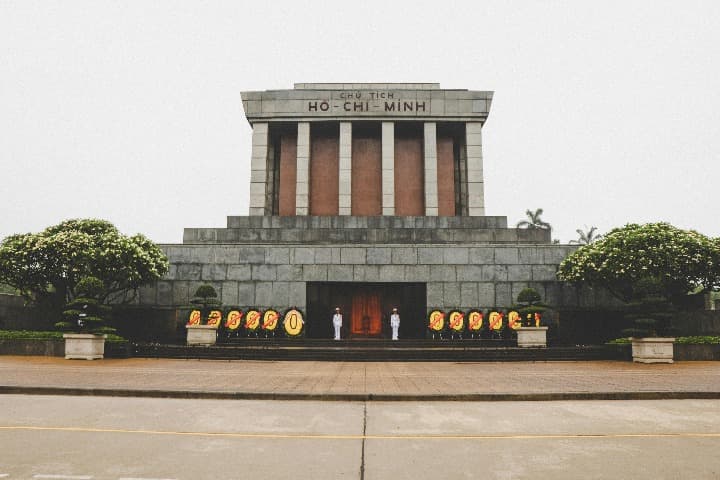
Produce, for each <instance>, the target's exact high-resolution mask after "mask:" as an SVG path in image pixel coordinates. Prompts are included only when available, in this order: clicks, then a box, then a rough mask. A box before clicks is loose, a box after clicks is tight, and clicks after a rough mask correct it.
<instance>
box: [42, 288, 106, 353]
mask: <svg viewBox="0 0 720 480" xmlns="http://www.w3.org/2000/svg"><path fill="white" fill-rule="evenodd" d="M104 290H105V286H104V285H103V282H102V281H101V280H100V279H98V278H95V277H84V278H82V279H81V280H80V281H79V282H78V283H77V285H76V286H75V295H76V297H75V298H74V299H73V300H71V301H70V302H68V303H67V304H66V305H65V309H64V311H63V313H62V317H63V320H62V321H61V322H58V323H56V324H55V328H57V329H59V330H63V331H66V332H69V333H65V334H64V335H63V338H64V339H65V358H66V359H83V360H95V359H102V358H104V356H105V339H107V334H108V333H114V332H115V329H114V328H111V327H108V326H106V325H105V319H106V318H108V316H109V314H110V307H109V306H107V305H103V304H102V303H101V300H100V299H101V298H103V293H104Z"/></svg>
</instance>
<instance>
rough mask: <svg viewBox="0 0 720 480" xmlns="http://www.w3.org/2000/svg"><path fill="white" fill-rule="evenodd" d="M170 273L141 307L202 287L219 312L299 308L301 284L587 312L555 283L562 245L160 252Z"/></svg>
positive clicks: (221, 247)
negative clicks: (225, 308)
mask: <svg viewBox="0 0 720 480" xmlns="http://www.w3.org/2000/svg"><path fill="white" fill-rule="evenodd" d="M162 248H163V250H164V251H165V253H166V254H167V255H168V257H169V259H170V262H171V266H170V271H169V273H168V274H167V275H166V276H165V278H163V279H162V280H161V281H159V282H157V284H156V285H155V286H153V287H148V288H144V289H142V290H141V292H140V303H141V304H147V305H165V306H178V305H185V304H187V302H188V300H189V299H190V297H191V296H192V294H193V293H194V291H195V289H196V288H197V287H198V286H199V285H201V284H203V283H209V284H211V285H213V286H214V287H215V288H216V290H217V291H218V293H219V295H220V297H221V299H222V301H223V303H224V304H226V305H240V306H256V307H262V308H269V307H274V308H285V307H290V306H297V307H299V308H305V307H306V299H305V290H306V285H305V283H306V282H423V283H426V284H427V306H428V308H429V309H431V308H444V309H449V308H473V307H477V308H490V307H494V306H499V307H505V306H509V305H511V304H512V303H513V300H514V299H515V298H517V294H518V293H519V292H520V290H522V289H523V288H526V287H527V286H531V287H533V288H536V289H537V290H538V291H539V292H540V295H541V296H542V298H543V299H544V300H545V301H546V302H547V303H549V304H551V305H554V306H578V305H582V306H590V307H591V306H594V305H596V304H597V303H598V302H601V301H603V299H602V298H597V297H598V296H599V295H595V294H593V295H588V294H587V293H586V294H584V295H582V296H581V295H579V294H578V292H576V290H575V289H574V288H572V287H568V286H563V285H562V284H560V283H559V282H557V281H556V278H555V271H556V268H557V264H558V263H559V262H560V261H561V260H562V259H563V258H565V256H566V255H567V254H568V253H569V252H571V251H573V249H574V248H576V247H572V246H562V245H482V246H457V245H443V244H437V245H333V246H324V245H299V244H295V245H292V244H290V245H230V244H213V245H163V246H162Z"/></svg>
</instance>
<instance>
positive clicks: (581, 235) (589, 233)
mask: <svg viewBox="0 0 720 480" xmlns="http://www.w3.org/2000/svg"><path fill="white" fill-rule="evenodd" d="M585 229H586V230H582V229H580V228H578V229H577V230H575V231H576V232H577V234H578V239H577V240H570V243H571V244H572V243H574V244H577V245H590V244H591V243H593V242H595V241H597V240H600V239H601V238H602V235H598V234H596V233H595V232H596V231H597V228H595V227H590V230H587V227H585Z"/></svg>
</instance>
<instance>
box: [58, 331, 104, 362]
mask: <svg viewBox="0 0 720 480" xmlns="http://www.w3.org/2000/svg"><path fill="white" fill-rule="evenodd" d="M63 338H64V339H65V359H66V360H73V359H79V360H102V359H103V357H104V356H105V339H106V338H107V335H93V334H92V333H66V334H64V335H63Z"/></svg>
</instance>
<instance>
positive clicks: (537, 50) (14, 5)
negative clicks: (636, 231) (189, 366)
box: [0, 0, 720, 243]
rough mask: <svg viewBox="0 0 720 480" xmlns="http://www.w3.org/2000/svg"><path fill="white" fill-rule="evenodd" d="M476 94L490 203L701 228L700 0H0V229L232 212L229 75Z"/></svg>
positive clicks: (708, 203)
mask: <svg viewBox="0 0 720 480" xmlns="http://www.w3.org/2000/svg"><path fill="white" fill-rule="evenodd" d="M295 82H439V83H440V84H441V88H467V89H470V90H493V91H494V92H495V97H494V101H493V104H492V108H491V110H490V116H489V119H488V122H487V124H486V125H485V128H484V134H483V141H484V165H485V182H486V183H485V185H486V188H485V203H486V206H487V214H488V215H501V216H507V217H508V223H509V224H510V225H514V224H515V223H516V222H517V221H519V220H522V219H523V218H524V212H525V210H526V209H533V210H534V209H535V208H543V209H544V210H545V214H544V216H543V219H544V220H545V221H547V222H550V223H551V224H552V225H553V227H554V233H553V237H554V238H559V239H561V240H562V242H563V243H565V242H567V241H569V240H571V239H574V238H576V237H577V235H576V233H575V229H577V228H584V227H585V226H587V227H590V226H596V227H598V228H599V229H600V231H601V232H605V231H607V230H608V229H610V228H612V227H615V226H621V225H624V224H625V223H628V222H648V221H659V220H663V221H668V222H671V223H673V224H675V225H677V226H680V227H683V228H693V229H696V230H698V231H700V232H702V233H705V234H707V235H712V236H720V206H719V205H720V202H719V201H718V198H719V197H720V90H719V88H720V2H717V1H687V0H684V1H682V2H681V1H672V2H663V1H628V0H626V1H603V2H599V1H597V0H594V1H587V2H583V1H567V2H564V1H535V2H531V1H524V2H521V1H515V2H513V1H492V2H488V1H483V0H475V1H470V2H452V1H447V2H438V1H429V2H424V1H403V2H400V1H386V0H385V1H378V2H376V1H365V0H363V1H353V2H342V1H328V2H302V1H297V0H295V1H291V2H281V1H268V2H258V1H252V2H247V3H245V2H240V1H214V2H213V1H196V2H188V1H185V2H180V1H167V2H159V1H122V2H121V1H99V0H92V1H72V0H64V1H59V2H51V1H42V2H35V1H29V0H20V1H9V0H0V238H1V237H5V236H7V235H10V234H12V233H20V232H27V231H39V230H42V229H43V228H45V227H46V226H49V225H52V224H55V223H58V222H59V221H61V220H63V219H66V218H77V217H98V218H105V219H107V220H110V221H112V222H114V223H115V224H116V225H117V226H118V228H120V230H121V231H122V232H123V233H126V234H133V233H136V232H141V233H145V234H146V235H148V236H149V237H150V238H151V239H153V240H155V241H158V242H163V243H179V242H181V241H182V232H183V228H184V227H223V226H225V217H226V216H227V215H246V214H247V213H248V187H249V175H250V166H249V159H250V127H249V125H248V123H247V121H246V120H245V118H244V114H243V110H242V104H241V102H240V92H241V91H246V90H267V89H285V88H292V85H293V83H295Z"/></svg>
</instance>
